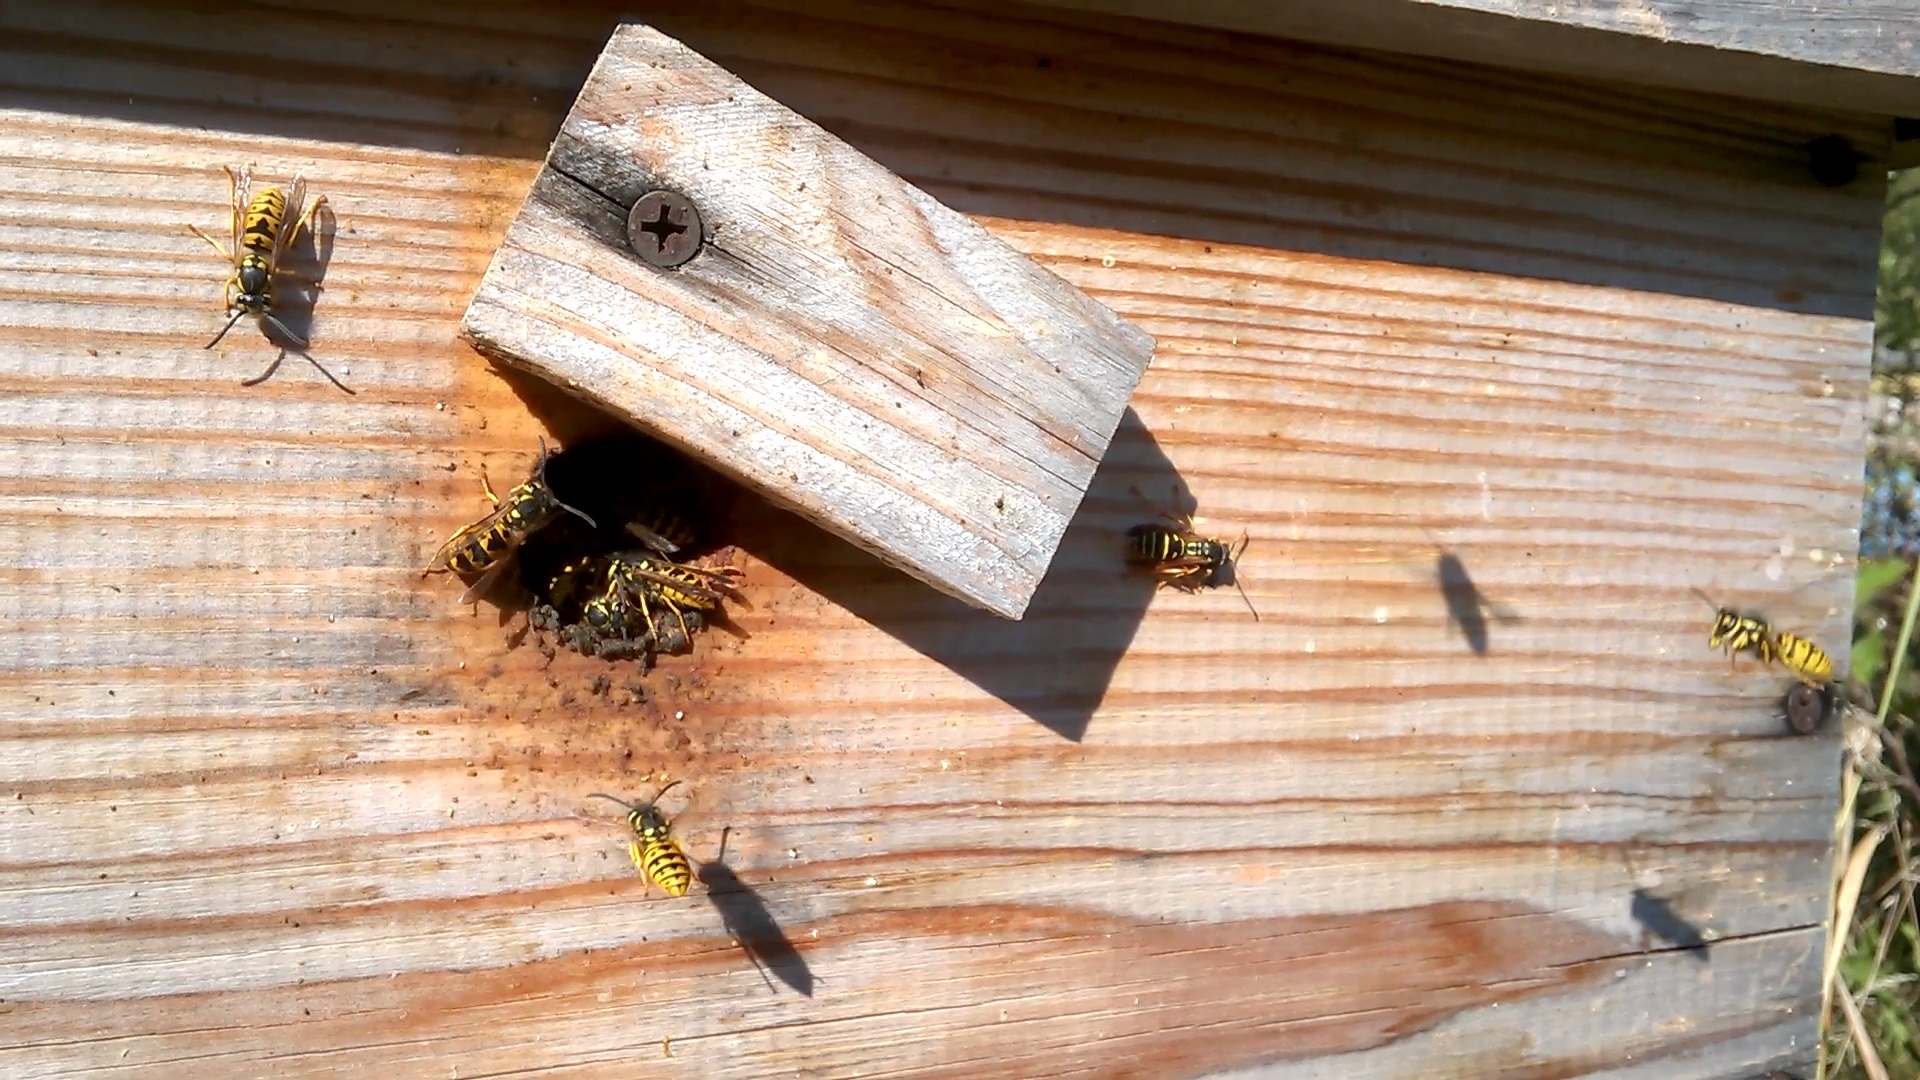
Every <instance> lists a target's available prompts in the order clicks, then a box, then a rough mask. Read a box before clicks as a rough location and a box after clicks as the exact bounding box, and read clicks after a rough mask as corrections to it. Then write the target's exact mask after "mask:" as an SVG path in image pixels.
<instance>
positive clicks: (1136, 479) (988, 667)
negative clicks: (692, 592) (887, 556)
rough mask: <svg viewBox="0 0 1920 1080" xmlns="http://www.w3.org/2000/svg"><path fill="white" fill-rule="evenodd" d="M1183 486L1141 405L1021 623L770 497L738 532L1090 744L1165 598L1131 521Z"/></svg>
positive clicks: (874, 620)
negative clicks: (1095, 722) (1163, 492)
mask: <svg viewBox="0 0 1920 1080" xmlns="http://www.w3.org/2000/svg"><path fill="white" fill-rule="evenodd" d="M1178 482H1179V477H1178V474H1177V472H1176V471H1175V469H1174V467H1173V464H1172V462H1170V461H1168V460H1167V457H1166V455H1165V454H1164V453H1163V452H1162V451H1161V449H1160V446H1159V444H1158V443H1157V442H1155V440H1154V438H1153V436H1152V434H1151V433H1149V432H1148V431H1147V429H1146V427H1145V425H1143V424H1142V423H1141V421H1140V418H1139V416H1137V415H1136V414H1135V413H1134V412H1133V410H1132V409H1130V408H1129V409H1128V410H1127V411H1126V413H1125V414H1124V415H1123V416H1122V418H1121V420H1120V424H1119V427H1118V429H1117V430H1116V431H1115V433H1114V437H1113V441H1112V443H1111V444H1110V445H1109V446H1108V448H1107V453H1106V456H1105V458H1103V459H1102V461H1101V463H1100V466H1099V468H1098V469H1097V470H1096V471H1095V473H1094V476H1093V479H1092V482H1091V483H1090V484H1089V486H1088V488H1087V493H1086V496H1085V498H1083V499H1082V500H1081V503H1080V506H1079V509H1078V510H1077V512H1076V513H1075V514H1074V517H1073V520H1072V521H1071V522H1070V523H1069V524H1068V526H1067V530H1066V532H1065V534H1064V535H1063V537H1062V538H1061V541H1060V546H1059V548H1058V549H1057V550H1056V551H1055V553H1054V557H1053V562H1052V563H1051V565H1050V566H1049V567H1048V570H1047V573H1046V576H1045V577H1044V578H1043V579H1042V580H1041V582H1040V585H1039V587H1038V589H1036V591H1035V592H1034V595H1033V600H1032V602H1031V603H1030V604H1029V605H1028V606H1027V612H1026V615H1025V617H1023V618H1022V619H1020V620H1019V621H1017V622H1016V621H1011V620H1008V619H1003V618H1001V617H1000V616H998V615H993V614H989V613H988V612H985V611H981V610H979V609H977V608H973V607H969V606H968V605H966V604H964V603H962V602H961V601H959V600H955V599H953V598H951V597H949V596H946V595H945V594H943V593H939V592H936V591H935V590H933V589H932V588H930V587H928V586H927V585H925V584H923V583H921V582H919V581H917V580H915V579H913V578H911V577H909V576H907V575H906V574H903V573H901V572H899V571H897V570H894V569H893V568H891V567H889V566H887V565H886V564H884V563H882V562H881V561H880V560H879V559H877V558H875V557H873V556H872V555H869V554H867V553H866V552H864V551H861V550H859V549H857V548H855V547H854V546H853V545H851V544H848V543H846V542H844V541H841V540H839V539H838V538H835V537H832V536H830V535H828V534H827V533H825V532H823V531H822V530H820V529H817V528H815V527H814V526H812V525H811V524H808V523H806V522H803V521H801V520H800V519H799V518H798V517H796V516H794V515H791V514H788V513H786V512H785V511H781V510H776V509H774V508H773V507H771V506H767V505H766V504H764V503H760V502H759V501H758V500H753V501H751V502H743V504H742V507H741V513H740V514H739V516H738V519H737V520H736V534H737V535H739V536H752V537H756V538H758V539H757V542H756V544H755V546H753V547H752V550H753V551H754V554H756V555H759V556H760V557H762V558H764V559H765V560H766V561H767V562H768V563H770V564H772V565H773V566H775V567H776V568H778V569H780V570H781V571H783V572H785V573H786V574H788V575H789V576H791V577H793V578H794V579H795V580H796V581H798V582H800V584H802V585H804V586H806V587H807V588H809V589H811V590H813V591H814V592H817V593H819V594H820V595H822V596H824V597H826V598H827V599H828V600H831V601H832V602H833V603H835V604H838V605H839V606H841V607H843V608H845V609H846V610H847V611H849V612H851V613H852V614H853V615H855V616H856V617H858V618H860V619H862V620H864V621H866V622H868V623H870V624H872V625H873V626H874V627H876V628H878V629H879V630H881V631H883V632H885V633H887V634H889V635H891V636H892V637H894V638H896V639H897V640H899V641H901V642H902V643H904V644H906V645H907V646H909V647H910V648H912V649H914V650H915V651H917V652H919V653H920V654H921V655H923V656H925V657H927V658H928V659H930V660H933V661H935V662H936V663H939V664H940V665H942V666H944V667H946V668H947V669H948V670H950V671H952V672H954V673H955V674H957V675H959V676H961V677H962V678H965V679H966V680H967V681H969V682H971V683H973V684H974V685H975V686H978V687H979V688H980V689H982V690H984V691H986V692H987V693H989V694H992V695H993V696H995V697H997V698H999V699H1000V700H1001V701H1004V702H1006V703H1007V704H1008V705H1010V706H1012V707H1014V708H1016V709H1018V710H1020V711H1021V712H1022V713H1024V714H1026V715H1027V716H1029V717H1031V718H1032V719H1033V720H1034V721H1036V722H1038V723H1039V724H1041V725H1043V726H1044V727H1046V728H1048V729H1049V730H1051V731H1053V732H1054V733H1056V734H1058V735H1060V736H1061V737H1062V738H1065V739H1068V740H1071V741H1073V742H1078V741H1080V740H1081V739H1082V738H1083V737H1084V736H1085V734H1086V730H1087V725H1088V723H1089V722H1090V721H1091V719H1092V717H1093V714H1094V712H1095V710H1097V709H1098V708H1099V706H1100V703H1101V701H1102V700H1103V699H1104V698H1105V697H1106V693H1107V687H1108V685H1109V684H1110V683H1111V682H1112V679H1113V673H1114V669H1115V668H1116V667H1118V666H1119V663H1120V659H1121V657H1123V656H1124V655H1126V651H1127V649H1128V647H1129V646H1130V645H1131V644H1132V643H1133V637H1134V633H1135V631H1136V630H1137V629H1138V628H1139V624H1140V620H1141V619H1142V618H1143V617H1144V616H1145V615H1146V611H1147V606H1148V604H1149V602H1150V601H1151V600H1152V599H1153V593H1154V587H1155V586H1154V581H1153V579H1152V578H1151V577H1150V576H1149V575H1145V574H1140V573H1137V572H1130V571H1129V568H1128V567H1127V565H1126V562H1125V552H1126V538H1125V534H1126V527H1127V526H1128V525H1131V524H1133V523H1134V522H1135V521H1137V520H1138V519H1139V517H1140V514H1139V513H1138V512H1137V509H1136V508H1137V507H1138V502H1137V497H1136V496H1133V495H1132V494H1131V493H1130V490H1129V489H1130V488H1134V487H1143V486H1144V487H1147V488H1148V489H1149V490H1160V489H1164V487H1165V486H1166V485H1168V484H1169V483H1178Z"/></svg>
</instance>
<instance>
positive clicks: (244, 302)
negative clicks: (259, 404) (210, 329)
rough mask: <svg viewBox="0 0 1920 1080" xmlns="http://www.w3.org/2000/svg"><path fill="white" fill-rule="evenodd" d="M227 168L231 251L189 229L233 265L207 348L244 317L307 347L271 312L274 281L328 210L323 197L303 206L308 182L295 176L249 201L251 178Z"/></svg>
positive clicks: (254, 380)
mask: <svg viewBox="0 0 1920 1080" xmlns="http://www.w3.org/2000/svg"><path fill="white" fill-rule="evenodd" d="M222 168H224V169H226V173H227V181H228V183H229V184H230V185H231V186H232V188H233V217H232V226H233V244H232V247H231V248H224V247H221V246H220V241H218V240H215V239H214V238H213V237H211V236H208V235H207V234H206V233H204V232H201V231H200V230H199V229H197V228H194V227H193V226H191V225H189V226H188V228H190V229H193V232H194V234H195V235H197V236H198V237H200V239H202V240H205V241H206V242H207V243H209V244H211V245H213V250H215V251H217V252H219V253H220V255H221V257H222V258H225V259H227V260H228V261H229V262H231V263H232V264H233V276H232V277H229V278H228V279H227V297H226V298H227V323H226V325H225V326H222V327H221V328H220V332H219V333H217V334H215V335H214V336H213V340H212V341H209V342H207V344H206V347H207V348H209V349H211V348H213V347H214V346H215V345H218V344H220V339H221V338H224V337H226V336H227V331H229V330H231V329H233V324H235V323H237V322H239V321H240V319H241V317H242V316H245V315H252V316H255V317H256V318H259V319H262V320H264V321H266V322H268V323H271V324H272V325H273V328H274V329H276V330H278V331H280V333H281V334H282V335H284V336H285V337H286V339H287V340H288V341H290V342H292V343H293V344H294V345H296V346H298V347H299V348H302V349H304V348H306V347H307V343H306V341H305V340H303V339H302V338H301V337H300V335H298V334H296V333H294V332H293V331H292V330H289V329H287V324H286V323H283V322H281V321H280V319H279V318H278V317H277V316H275V315H274V313H273V280H274V278H276V277H284V276H287V273H286V271H285V270H283V269H282V267H281V265H280V263H281V260H282V259H283V258H285V257H286V254H287V251H288V249H290V248H291V247H293V244H294V241H295V240H296V239H297V238H298V237H299V235H300V230H301V229H303V228H304V229H311V226H312V223H313V215H314V213H315V212H316V211H318V210H319V209H320V208H321V207H322V206H325V205H326V202H327V197H326V196H325V195H317V196H315V197H314V200H313V202H312V203H311V204H309V203H307V201H306V199H307V182H306V181H305V180H304V179H302V178H300V177H298V176H295V177H294V178H293V181H292V182H291V183H289V184H288V185H287V186H286V187H285V188H277V187H269V188H262V189H260V191H259V192H257V193H255V194H254V195H253V196H252V197H251V198H249V197H248V194H247V193H248V191H249V189H250V188H251V187H252V174H251V172H250V171H249V170H247V169H245V168H242V169H241V170H240V171H239V172H237V173H236V172H234V171H233V169H232V167H231V166H222ZM272 371H273V368H272V367H268V369H267V370H266V371H265V372H263V373H261V374H260V375H258V376H256V377H254V378H252V379H249V380H247V382H246V383H245V384H243V385H247V386H252V385H253V384H254V383H257V382H260V381H261V380H262V379H265V378H266V377H267V375H269V374H271V373H272Z"/></svg>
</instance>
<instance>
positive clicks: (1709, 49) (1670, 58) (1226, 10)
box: [1037, 0, 1920, 116]
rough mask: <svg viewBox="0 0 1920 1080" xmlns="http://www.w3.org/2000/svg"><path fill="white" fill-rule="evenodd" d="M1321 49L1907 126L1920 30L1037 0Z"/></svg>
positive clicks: (1309, 3) (1853, 18) (1900, 20)
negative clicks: (1903, 121)
mask: <svg viewBox="0 0 1920 1080" xmlns="http://www.w3.org/2000/svg"><path fill="white" fill-rule="evenodd" d="M1037 3H1039V4H1042V5H1044V6H1049V7H1060V8H1070V9H1074V10H1078V11H1086V12H1099V13H1102V14H1107V15H1117V16H1127V17H1131V18H1141V19H1166V20H1170V21H1174V22H1185V23H1192V24H1195V25H1199V26H1209V27H1217V28H1220V29H1228V30H1235V31H1239V32H1242V33H1251V34H1265V35H1271V36H1275V37H1286V38H1295V39H1299V40H1303V41H1313V42H1319V43H1321V44H1328V45H1339V46H1350V47H1360V48H1366V49H1378V50H1384V51H1389V52H1397V53H1410V54H1413V55H1416V56H1433V57H1441V58H1444V59H1450V60H1463V61H1470V62H1473V63H1480V64H1494V65H1499V66H1501V67H1512V68H1518V69H1521V70H1524V71H1536V72H1543V73H1548V74H1556V75H1571V76H1575V77H1579V78H1589V79H1611V80H1615V81H1618V82H1623V83H1633V84H1638V85H1642V86H1662V87H1671V88H1675V89H1684V90H1697V91H1704V92H1709V93H1719V94H1737V95H1739V96H1741V97H1749V98H1753V99H1755V100H1757V101H1774V102H1793V103H1795V104H1800V105H1814V106H1820V107H1825V108H1834V109H1847V110H1852V111H1855V112H1870V113H1880V114H1883V115H1888V116H1912V115H1914V112H1915V106H1914V102H1915V100H1916V96H1917V95H1920V28H1917V25H1920V24H1916V23H1915V20H1914V17H1913V16H1914V12H1913V9H1912V7H1911V6H1909V5H1907V4H1905V3H1901V2H1899V0H1842V2H1838V3H1822V4H1772V3H1756V2H1754V0H1636V2H1634V3H1631V4H1623V3H1619V2H1617V0H1573V2H1561V0H1291V2H1289V3H1285V4H1271V3H1263V2H1261V0H1182V2H1181V3H1167V2H1165V0H1037Z"/></svg>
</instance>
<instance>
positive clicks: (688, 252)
mask: <svg viewBox="0 0 1920 1080" xmlns="http://www.w3.org/2000/svg"><path fill="white" fill-rule="evenodd" d="M700 239H701V236H700V211H698V210H695V209H694V208H693V202H692V201H691V200H689V199H688V198H687V197H686V196H685V195H682V194H680V193H679V192H677V191H649V192H647V193H646V194H645V195H642V196H640V200H639V201H638V202H636V203H634V204H633V212H632V213H630V214H628V215H627V243H629V244H631V245H633V253H634V254H635V255H638V256H640V257H641V258H642V259H645V260H646V261H647V262H648V263H649V264H651V265H653V266H657V267H659V268H661V269H662V270H666V269H670V268H672V267H675V266H679V265H680V264H681V263H683V262H686V261H687V260H688V259H691V258H693V256H694V255H695V254H696V253H697V252H699V250H700Z"/></svg>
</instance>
